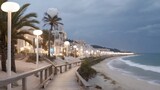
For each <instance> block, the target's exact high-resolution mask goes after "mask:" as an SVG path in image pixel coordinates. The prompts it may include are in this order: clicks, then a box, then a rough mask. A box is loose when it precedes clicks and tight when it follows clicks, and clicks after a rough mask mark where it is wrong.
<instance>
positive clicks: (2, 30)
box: [0, 0, 7, 71]
mask: <svg viewBox="0 0 160 90" xmlns="http://www.w3.org/2000/svg"><path fill="white" fill-rule="evenodd" d="M5 1H7V0H0V5H2V3H4V2H5ZM6 35H7V14H6V13H5V12H3V11H2V10H1V9H0V51H1V67H2V71H6V59H7V41H6V40H7V39H6Z"/></svg>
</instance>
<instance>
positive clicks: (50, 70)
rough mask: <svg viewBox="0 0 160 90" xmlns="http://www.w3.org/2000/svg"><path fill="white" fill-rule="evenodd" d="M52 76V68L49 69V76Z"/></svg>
mask: <svg viewBox="0 0 160 90" xmlns="http://www.w3.org/2000/svg"><path fill="white" fill-rule="evenodd" d="M51 74H52V66H51V67H49V76H50V75H51Z"/></svg>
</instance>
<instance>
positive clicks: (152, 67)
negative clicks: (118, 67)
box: [119, 58, 160, 73]
mask: <svg viewBox="0 0 160 90" xmlns="http://www.w3.org/2000/svg"><path fill="white" fill-rule="evenodd" d="M119 60H120V61H122V62H124V63H125V64H127V65H129V66H132V67H137V68H141V69H143V70H149V71H153V72H157V73H160V67H159V66H149V65H142V64H139V63H135V62H132V61H130V60H124V59H122V58H120V59H119Z"/></svg>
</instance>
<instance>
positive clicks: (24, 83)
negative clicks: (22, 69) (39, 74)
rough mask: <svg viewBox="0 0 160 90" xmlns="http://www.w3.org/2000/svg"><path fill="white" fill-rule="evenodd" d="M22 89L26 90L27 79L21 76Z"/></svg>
mask: <svg viewBox="0 0 160 90" xmlns="http://www.w3.org/2000/svg"><path fill="white" fill-rule="evenodd" d="M22 90H27V80H26V78H22Z"/></svg>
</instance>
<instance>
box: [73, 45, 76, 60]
mask: <svg viewBox="0 0 160 90" xmlns="http://www.w3.org/2000/svg"><path fill="white" fill-rule="evenodd" d="M73 48H74V57H76V49H77V46H76V45H74V46H73Z"/></svg>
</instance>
